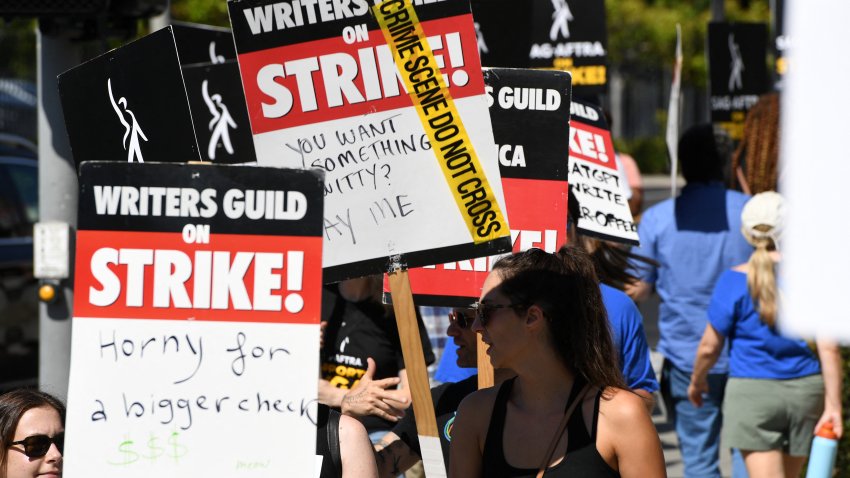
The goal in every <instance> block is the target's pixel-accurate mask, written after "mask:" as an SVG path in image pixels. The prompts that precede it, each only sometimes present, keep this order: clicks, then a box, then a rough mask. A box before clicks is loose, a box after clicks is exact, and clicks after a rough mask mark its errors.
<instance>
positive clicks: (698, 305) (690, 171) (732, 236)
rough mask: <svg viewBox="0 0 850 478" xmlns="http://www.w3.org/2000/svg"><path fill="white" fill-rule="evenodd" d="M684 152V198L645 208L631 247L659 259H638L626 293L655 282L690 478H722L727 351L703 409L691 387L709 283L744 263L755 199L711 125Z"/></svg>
mask: <svg viewBox="0 0 850 478" xmlns="http://www.w3.org/2000/svg"><path fill="white" fill-rule="evenodd" d="M678 151H679V160H680V162H681V165H682V174H683V175H684V177H685V180H686V181H687V185H686V186H685V187H684V188H683V189H682V192H681V194H680V195H679V196H678V197H676V198H674V199H668V200H666V201H663V202H660V203H658V204H656V205H655V206H653V207H651V208H649V209H647V210H646V211H645V212H644V213H643V216H642V218H641V222H640V225H639V226H638V235H639V237H640V247H639V248H634V249H633V252H635V253H636V254H639V255H640V256H643V257H648V258H649V259H652V260H654V261H656V262H657V263H658V265H657V266H653V267H645V266H643V265H640V264H638V265H636V266H635V268H636V273H637V274H638V275H639V277H640V281H639V282H637V283H635V284H630V285H628V286H627V287H626V292H627V293H628V294H629V295H630V296H631V297H632V298H634V299H635V300H637V301H641V300H643V299H645V298H647V297H648V296H649V295H650V293H651V292H652V289H653V287H654V288H655V290H656V291H657V292H658V295H659V297H660V298H661V305H660V307H659V310H658V329H659V333H660V340H659V342H658V351H659V352H660V353H661V354H662V355H663V356H664V366H663V368H662V373H661V392H662V397H663V398H664V403H665V405H666V407H665V408H666V410H667V413H668V416H669V417H670V418H671V420H672V421H673V423H674V424H675V427H676V435H677V436H678V438H679V449H680V451H681V453H682V462H683V464H684V466H685V476H689V477H690V476H699V477H706V478H720V466H719V463H720V426H721V424H722V422H723V416H722V414H721V411H720V404H721V402H722V401H723V387H724V385H725V383H726V378H727V376H728V375H727V374H728V370H727V366H726V355H725V352H724V353H722V354H721V355H720V357H719V359H718V361H717V364H716V365H715V366H714V368H713V369H712V370H711V373H710V374H709V376H708V380H709V382H710V383H711V387H710V389H711V393H710V397H708V398H707V399H706V400H705V401H704V403H703V406H702V407H701V408H696V407H694V406H693V405H692V404H691V402H689V401H688V393H687V392H688V383H689V381H690V376H691V372H692V371H693V364H694V351H695V350H696V348H697V345H699V340H700V337H702V333H703V330H704V329H705V324H706V318H705V312H706V310H707V308H708V302H709V300H710V298H711V289H712V287H714V284H715V283H716V282H717V278H718V277H720V274H722V273H723V271H724V270H726V269H728V268H730V267H732V266H734V265H735V264H740V263H742V262H744V261H746V260H747V258H748V257H750V254H751V253H752V251H753V248H752V247H751V246H750V245H749V244H747V241H745V240H744V238H743V237H741V234H740V233H739V232H738V231H739V230H740V227H741V209H742V208H743V207H744V204H745V203H746V202H747V199H748V198H749V197H748V196H746V195H745V194H742V193H739V192H737V191H730V190H727V189H726V188H725V186H724V185H723V166H724V163H725V156H724V155H723V154H721V151H720V149H719V148H718V146H717V141H716V140H715V134H714V130H713V128H712V126H711V125H710V124H706V125H700V126H694V127H692V128H690V129H688V130H687V131H686V132H685V133H684V134H683V135H682V138H681V139H680V140H679V148H678Z"/></svg>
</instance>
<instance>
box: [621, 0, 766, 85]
mask: <svg viewBox="0 0 850 478" xmlns="http://www.w3.org/2000/svg"><path fill="white" fill-rule="evenodd" d="M741 3H742V2H739V1H733V0H727V1H726V2H725V13H726V19H727V21H750V22H768V21H769V19H770V11H769V5H768V3H769V2H768V0H751V1H749V2H747V3H748V5H747V7H746V8H744V7H742V6H741ZM606 9H607V21H608V44H609V45H608V50H609V55H610V61H611V64H612V65H614V66H617V67H619V68H620V70H621V71H623V72H625V73H626V74H628V73H632V74H640V73H641V72H642V71H646V70H647V69H649V70H655V69H658V68H670V67H671V66H672V65H673V61H674V53H675V45H676V24H677V23H679V24H680V25H681V26H682V53H683V57H684V60H683V64H682V82H683V83H685V84H692V85H694V86H697V87H704V86H705V84H706V81H707V80H706V78H707V68H708V64H707V59H706V56H705V51H706V46H705V45H706V38H707V35H708V22H709V21H711V1H710V0H694V1H690V2H682V1H681V0H607V1H606Z"/></svg>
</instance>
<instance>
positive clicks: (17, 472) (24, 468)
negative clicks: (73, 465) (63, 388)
mask: <svg viewBox="0 0 850 478" xmlns="http://www.w3.org/2000/svg"><path fill="white" fill-rule="evenodd" d="M64 423H65V405H63V404H62V402H60V401H59V400H58V399H56V398H55V397H53V396H51V395H48V394H46V393H44V392H39V391H38V390H25V389H21V390H15V391H12V392H8V393H5V394H3V395H0V445H2V446H0V478H35V477H39V478H58V477H60V476H62V445H63V444H64V439H65V425H64Z"/></svg>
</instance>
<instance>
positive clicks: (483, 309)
mask: <svg viewBox="0 0 850 478" xmlns="http://www.w3.org/2000/svg"><path fill="white" fill-rule="evenodd" d="M525 307H526V306H525V305H524V304H491V303H489V302H476V303H475V304H473V307H472V308H473V309H475V316H476V317H477V318H478V320H479V321H481V326H482V327H487V323H488V322H490V319H491V318H492V317H493V312H495V311H496V310H497V309H514V310H516V309H524V308H525Z"/></svg>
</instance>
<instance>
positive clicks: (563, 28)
mask: <svg viewBox="0 0 850 478" xmlns="http://www.w3.org/2000/svg"><path fill="white" fill-rule="evenodd" d="M552 6H553V7H555V11H554V12H552V28H550V29H549V38H550V39H551V40H552V41H555V40H557V39H558V35H560V36H562V37H563V38H565V39H566V38H569V37H570V23H569V22H571V21H572V20H573V12H571V11H570V6H569V5H567V0H552Z"/></svg>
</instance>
